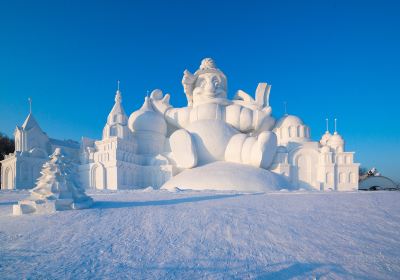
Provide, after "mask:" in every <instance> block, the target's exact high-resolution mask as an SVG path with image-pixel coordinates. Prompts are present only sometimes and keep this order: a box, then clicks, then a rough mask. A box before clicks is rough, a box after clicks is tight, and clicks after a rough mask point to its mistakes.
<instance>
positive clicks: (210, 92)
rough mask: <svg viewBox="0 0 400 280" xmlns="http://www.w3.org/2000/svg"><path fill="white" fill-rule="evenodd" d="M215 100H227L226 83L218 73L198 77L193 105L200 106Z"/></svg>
mask: <svg viewBox="0 0 400 280" xmlns="http://www.w3.org/2000/svg"><path fill="white" fill-rule="evenodd" d="M215 98H226V81H225V79H224V77H223V76H222V75H219V74H218V73H204V74H201V75H199V76H198V77H197V80H196V83H195V85H194V89H193V104H196V103H197V104H200V103H204V102H207V101H210V100H213V99H215Z"/></svg>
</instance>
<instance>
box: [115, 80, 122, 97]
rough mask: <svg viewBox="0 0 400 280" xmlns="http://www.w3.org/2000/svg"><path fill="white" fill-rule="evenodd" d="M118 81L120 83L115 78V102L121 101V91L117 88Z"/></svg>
mask: <svg viewBox="0 0 400 280" xmlns="http://www.w3.org/2000/svg"><path fill="white" fill-rule="evenodd" d="M119 83H120V81H119V80H117V92H116V93H115V102H118V103H121V102H122V95H121V91H120V90H119Z"/></svg>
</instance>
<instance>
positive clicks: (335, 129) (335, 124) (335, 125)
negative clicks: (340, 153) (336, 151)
mask: <svg viewBox="0 0 400 280" xmlns="http://www.w3.org/2000/svg"><path fill="white" fill-rule="evenodd" d="M335 134H337V118H335Z"/></svg>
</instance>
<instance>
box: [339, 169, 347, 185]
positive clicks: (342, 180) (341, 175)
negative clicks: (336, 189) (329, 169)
mask: <svg viewBox="0 0 400 280" xmlns="http://www.w3.org/2000/svg"><path fill="white" fill-rule="evenodd" d="M339 183H341V184H343V183H346V173H343V172H341V173H339Z"/></svg>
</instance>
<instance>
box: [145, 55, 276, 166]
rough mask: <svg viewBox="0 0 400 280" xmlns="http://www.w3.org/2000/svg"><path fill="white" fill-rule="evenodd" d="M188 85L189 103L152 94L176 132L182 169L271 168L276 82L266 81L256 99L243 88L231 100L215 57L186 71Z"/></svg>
mask: <svg viewBox="0 0 400 280" xmlns="http://www.w3.org/2000/svg"><path fill="white" fill-rule="evenodd" d="M182 84H183V87H184V91H185V94H186V96H187V99H188V107H184V108H173V107H172V106H171V105H170V104H169V95H168V94H166V95H165V96H163V93H162V91H161V90H154V91H153V92H152V93H151V96H150V98H151V102H152V104H153V105H154V108H155V109H156V110H157V111H158V112H159V113H160V114H162V115H163V116H164V117H165V120H166V121H167V123H168V124H169V125H170V126H171V127H172V128H173V129H175V130H176V131H174V132H173V133H172V135H171V136H170V140H169V143H170V148H171V151H172V157H173V159H174V160H175V161H176V164H177V166H178V167H180V168H183V169H185V168H193V167H196V166H198V165H203V164H207V163H211V162H214V161H227V162H234V163H242V164H247V165H252V166H254V167H261V168H264V169H266V168H268V167H269V166H270V164H271V162H272V160H273V158H274V155H275V152H276V148H277V139H276V135H275V134H274V133H273V132H272V131H271V128H272V127H273V125H274V123H275V119H274V118H273V117H272V116H271V112H272V109H271V107H270V106H269V101H268V99H269V91H270V86H268V85H267V84H265V83H260V84H259V85H258V88H257V92H256V99H255V100H254V99H253V98H252V97H250V96H249V95H248V94H247V93H245V92H243V91H238V92H237V94H236V96H235V98H234V100H228V99H227V79H226V77H225V75H224V73H223V72H222V71H221V70H219V69H218V68H217V67H216V65H215V63H214V61H213V60H212V59H211V58H205V59H203V61H202V62H201V65H200V68H199V69H198V70H197V71H196V72H195V73H194V74H191V73H190V72H189V71H188V70H185V72H184V76H183V80H182Z"/></svg>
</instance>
